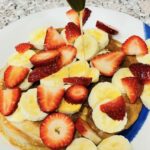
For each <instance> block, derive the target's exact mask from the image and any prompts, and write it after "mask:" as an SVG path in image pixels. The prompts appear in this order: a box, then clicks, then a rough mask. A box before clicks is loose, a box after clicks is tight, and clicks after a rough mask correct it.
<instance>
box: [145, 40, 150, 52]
mask: <svg viewBox="0 0 150 150" xmlns="http://www.w3.org/2000/svg"><path fill="white" fill-rule="evenodd" d="M145 42H146V45H147V47H148V51H149V52H150V39H147V40H146V41H145Z"/></svg>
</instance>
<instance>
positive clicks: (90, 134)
mask: <svg viewBox="0 0 150 150" xmlns="http://www.w3.org/2000/svg"><path fill="white" fill-rule="evenodd" d="M75 127H76V129H77V131H78V132H79V133H80V134H81V135H82V136H84V137H85V138H88V139H90V140H91V141H93V142H94V143H95V144H96V145H97V144H98V143H99V142H100V141H101V138H100V137H99V136H98V135H97V134H96V132H95V131H93V129H91V127H90V126H89V125H88V123H87V122H86V121H84V120H83V119H81V118H78V119H77V121H76V123H75Z"/></svg>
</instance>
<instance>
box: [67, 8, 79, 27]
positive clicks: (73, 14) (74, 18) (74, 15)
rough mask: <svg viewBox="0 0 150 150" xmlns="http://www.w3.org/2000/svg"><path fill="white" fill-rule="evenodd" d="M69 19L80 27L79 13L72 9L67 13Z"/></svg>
mask: <svg viewBox="0 0 150 150" xmlns="http://www.w3.org/2000/svg"><path fill="white" fill-rule="evenodd" d="M66 15H67V17H68V18H69V19H70V21H71V22H73V23H75V24H76V25H77V26H78V27H80V19H79V15H78V13H77V12H76V11H75V10H73V9H70V10H68V11H67V12H66Z"/></svg>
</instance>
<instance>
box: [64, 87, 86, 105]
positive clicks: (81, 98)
mask: <svg viewBox="0 0 150 150" xmlns="http://www.w3.org/2000/svg"><path fill="white" fill-rule="evenodd" d="M87 97H88V89H87V88H86V87H84V86H83V85H78V84H75V85H72V86H71V87H69V88H68V89H67V90H66V92H65V100H66V101H68V102H70V103H72V104H82V103H83V102H85V100H86V99H87Z"/></svg>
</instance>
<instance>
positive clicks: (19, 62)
mask: <svg viewBox="0 0 150 150" xmlns="http://www.w3.org/2000/svg"><path fill="white" fill-rule="evenodd" d="M34 54H35V52H34V51H33V50H28V51H26V52H25V53H18V52H15V53H14V54H13V55H11V56H10V57H9V58H8V62H7V63H8V65H13V66H23V67H28V68H32V67H33V65H32V63H31V62H30V58H31V57H32V56H33V55H34Z"/></svg>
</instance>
